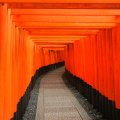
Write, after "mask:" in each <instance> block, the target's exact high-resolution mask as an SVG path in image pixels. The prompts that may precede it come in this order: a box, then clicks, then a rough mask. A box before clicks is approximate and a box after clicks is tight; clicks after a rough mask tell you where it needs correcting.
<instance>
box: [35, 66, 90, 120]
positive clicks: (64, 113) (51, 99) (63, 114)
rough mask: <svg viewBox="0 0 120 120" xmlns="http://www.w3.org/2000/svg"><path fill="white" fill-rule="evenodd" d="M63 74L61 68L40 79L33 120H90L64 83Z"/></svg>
mask: <svg viewBox="0 0 120 120" xmlns="http://www.w3.org/2000/svg"><path fill="white" fill-rule="evenodd" d="M63 72H64V68H63V67H62V68H59V69H57V70H54V71H51V72H49V73H48V74H46V75H45V76H44V77H43V78H42V80H41V82H40V89H39V95H38V103H37V111H36V118H35V120H92V119H91V118H90V116H89V115H88V114H87V112H86V111H85V110H84V108H83V107H82V106H81V105H80V103H79V102H78V100H77V99H76V98H75V96H74V94H73V93H72V92H71V91H70V89H69V88H68V87H67V86H66V84H65V83H64V81H63V79H62V74H63Z"/></svg>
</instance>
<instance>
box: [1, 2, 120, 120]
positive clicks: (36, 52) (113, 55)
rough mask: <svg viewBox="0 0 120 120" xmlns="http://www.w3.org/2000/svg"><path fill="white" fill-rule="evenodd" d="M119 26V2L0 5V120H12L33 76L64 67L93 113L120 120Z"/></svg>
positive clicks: (7, 3) (2, 3)
mask: <svg viewBox="0 0 120 120" xmlns="http://www.w3.org/2000/svg"><path fill="white" fill-rule="evenodd" d="M119 23H120V0H0V120H10V119H11V118H13V117H14V114H15V112H16V111H17V110H18V109H19V108H18V107H17V105H18V103H19V101H20V100H21V98H22V97H23V96H24V94H25V91H26V90H27V88H28V86H29V85H30V83H31V80H32V78H33V77H34V76H35V73H36V71H37V70H41V71H42V70H43V69H42V68H45V67H48V66H50V65H54V64H59V63H62V62H65V69H66V75H67V76H68V77H69V79H70V80H71V81H72V83H73V84H74V85H76V88H78V89H79V91H80V90H81V93H83V94H84V95H85V96H86V97H87V98H88V100H89V101H90V102H91V103H92V104H93V105H94V107H96V108H98V110H99V111H101V112H102V113H103V114H104V115H105V117H106V118H109V119H108V120H120V25H119ZM109 116H110V117H109Z"/></svg>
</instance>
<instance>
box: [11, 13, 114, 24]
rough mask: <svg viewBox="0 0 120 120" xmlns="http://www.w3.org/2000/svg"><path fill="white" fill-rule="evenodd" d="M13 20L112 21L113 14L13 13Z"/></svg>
mask: <svg viewBox="0 0 120 120" xmlns="http://www.w3.org/2000/svg"><path fill="white" fill-rule="evenodd" d="M12 20H13V21H14V22H41V23H54V22H55V23H114V22H115V16H55V15H54V16H49V15H48V16H42V15H16V16H15V15H13V16H12Z"/></svg>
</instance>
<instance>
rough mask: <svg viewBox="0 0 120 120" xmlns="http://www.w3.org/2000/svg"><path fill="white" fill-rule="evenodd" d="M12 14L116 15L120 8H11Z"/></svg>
mask: <svg viewBox="0 0 120 120" xmlns="http://www.w3.org/2000/svg"><path fill="white" fill-rule="evenodd" d="M11 15H42V16H48V15H49V16H94V15H95V16H114V15H120V9H11Z"/></svg>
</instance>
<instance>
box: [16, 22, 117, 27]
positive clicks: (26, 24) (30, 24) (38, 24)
mask: <svg viewBox="0 0 120 120" xmlns="http://www.w3.org/2000/svg"><path fill="white" fill-rule="evenodd" d="M16 25H17V26H20V27H22V28H110V27H114V26H115V25H116V24H115V23H45V24H43V23H41V22H19V23H16Z"/></svg>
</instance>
